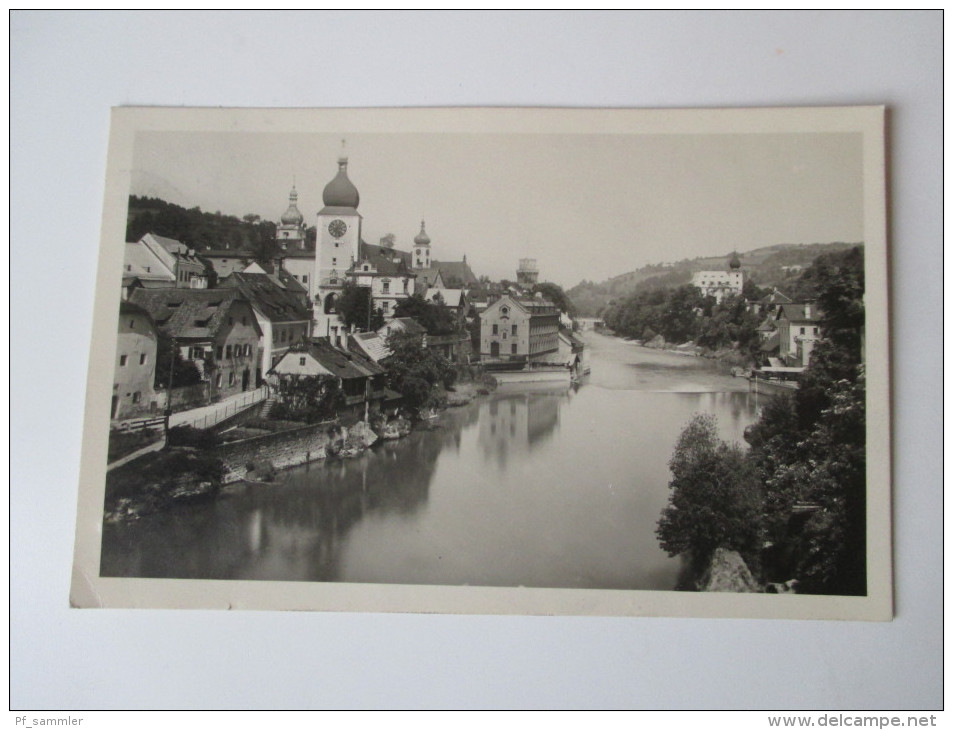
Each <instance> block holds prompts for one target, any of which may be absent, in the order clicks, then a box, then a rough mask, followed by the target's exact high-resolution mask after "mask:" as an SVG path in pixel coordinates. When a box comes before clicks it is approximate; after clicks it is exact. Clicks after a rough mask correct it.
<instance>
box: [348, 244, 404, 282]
mask: <svg viewBox="0 0 953 730" xmlns="http://www.w3.org/2000/svg"><path fill="white" fill-rule="evenodd" d="M364 262H367V263H369V264H370V265H371V266H373V267H374V268H375V269H377V273H379V274H383V275H385V276H413V273H412V272H411V271H410V267H409V266H408V265H407V261H406V260H405V258H404V256H403V252H402V251H398V250H397V249H393V248H384V247H383V246H375V245H374V244H372V243H364V242H363V241H362V242H361V257H360V260H359V261H356V262H355V263H354V265H353V266H351V268H350V269H348V271H351V272H356V273H360V270H359V269H360V266H361V264H363V263H364Z"/></svg>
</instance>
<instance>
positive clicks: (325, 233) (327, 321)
mask: <svg viewBox="0 0 953 730" xmlns="http://www.w3.org/2000/svg"><path fill="white" fill-rule="evenodd" d="M322 199H323V201H324V207H323V208H322V209H321V210H320V211H318V221H317V240H316V241H315V252H314V278H313V281H314V282H316V284H317V293H316V294H315V298H314V299H315V301H314V321H315V328H314V335H315V336H316V337H329V338H330V340H331V342H332V343H333V344H343V342H344V329H345V328H344V322H343V321H342V320H341V318H340V317H339V316H338V314H337V307H336V301H337V298H338V297H339V296H340V294H341V290H342V289H343V288H344V280H345V275H346V273H347V270H348V269H349V268H351V264H352V263H354V262H355V261H357V259H358V255H359V250H358V249H359V247H360V242H361V215H360V213H358V212H357V206H358V204H359V203H360V200H361V196H360V195H359V194H358V192H357V188H356V187H354V183H352V182H351V180H350V179H349V178H348V176H347V157H341V158H340V159H338V173H337V175H336V176H335V177H334V179H333V180H331V182H329V183H328V184H327V185H326V186H325V187H324V193H323V195H322Z"/></svg>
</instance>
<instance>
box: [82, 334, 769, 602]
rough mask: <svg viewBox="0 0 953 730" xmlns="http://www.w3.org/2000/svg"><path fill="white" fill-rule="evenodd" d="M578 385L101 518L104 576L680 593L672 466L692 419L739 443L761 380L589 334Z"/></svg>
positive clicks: (494, 401) (526, 393)
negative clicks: (204, 499)
mask: <svg viewBox="0 0 953 730" xmlns="http://www.w3.org/2000/svg"><path fill="white" fill-rule="evenodd" d="M586 338H587V339H588V341H589V342H590V344H591V348H592V355H591V362H592V374H591V375H590V376H589V377H588V378H586V380H585V381H584V382H583V384H582V385H580V386H579V387H578V388H576V387H574V388H571V389H568V390H567V389H565V388H563V389H559V390H553V389H551V388H550V389H540V388H539V387H537V388H534V389H532V390H527V389H526V388H525V387H523V388H520V389H513V390H507V389H506V388H503V389H501V390H499V391H497V392H496V393H494V394H493V395H491V396H486V397H483V398H478V399H477V400H476V401H474V403H472V404H471V405H469V406H465V407H463V408H457V409H451V410H448V411H445V412H444V413H442V414H441V415H440V417H439V419H438V420H437V428H436V429H435V430H433V431H418V432H415V433H413V434H411V435H410V436H408V437H407V438H405V439H403V440H401V441H396V442H389V443H384V444H381V445H379V446H377V447H375V448H373V449H372V450H370V451H368V452H367V453H365V454H364V455H363V456H361V457H358V458H355V459H350V460H328V461H326V462H322V463H317V464H311V465H310V466H309V467H299V468H295V469H292V470H289V471H285V472H282V473H281V474H280V476H279V479H278V482H277V483H276V484H274V485H242V486H238V487H235V488H231V489H230V490H229V491H228V492H226V493H224V494H223V495H222V496H221V497H219V498H218V499H217V500H216V501H214V502H211V503H208V504H203V505H198V506H189V507H181V508H176V509H174V510H172V511H170V512H167V513H164V514H156V515H151V516H148V517H144V518H142V519H140V520H137V521H135V522H131V523H123V524H106V525H104V538H103V552H102V563H101V570H102V574H103V575H104V576H138V577H168V578H212V579H242V580H256V579H260V580H307V581H350V582H361V583H414V584H447V585H464V584H469V585H484V586H518V585H524V586H536V587H573V588H624V589H658V590H669V589H672V588H673V587H674V584H675V580H676V577H677V573H678V569H679V566H680V563H679V561H678V560H677V559H673V558H669V557H668V556H667V555H666V554H665V553H664V552H663V551H662V550H661V549H660V548H659V546H658V543H657V541H656V537H655V524H656V521H657V520H658V516H659V513H660V511H661V509H662V508H663V507H664V506H665V504H666V502H667V500H668V480H669V476H670V475H669V472H668V460H669V457H670V456H671V453H672V448H673V447H674V445H675V442H676V440H677V439H678V435H679V433H680V431H681V430H682V428H683V427H684V426H685V424H686V423H687V422H688V421H689V419H690V418H691V416H692V414H693V413H696V412H706V413H712V414H714V415H715V416H716V417H717V419H718V424H719V428H720V431H721V434H722V437H723V438H725V439H727V440H730V441H741V440H742V434H743V431H744V428H745V426H747V425H748V424H750V423H752V422H753V421H754V420H755V418H756V415H757V407H758V405H759V404H758V402H757V396H755V395H754V394H749V393H748V386H747V381H746V380H744V379H741V378H731V377H729V376H726V375H723V374H721V373H719V372H718V370H717V369H716V367H715V366H714V364H713V363H711V362H710V361H707V360H704V359H700V358H694V357H688V356H682V355H676V354H671V353H665V352H657V351H654V350H648V349H644V348H642V347H639V346H637V345H633V344H630V343H627V342H624V341H622V340H619V339H616V338H614V337H609V336H605V335H600V334H594V333H591V332H590V333H587V334H586Z"/></svg>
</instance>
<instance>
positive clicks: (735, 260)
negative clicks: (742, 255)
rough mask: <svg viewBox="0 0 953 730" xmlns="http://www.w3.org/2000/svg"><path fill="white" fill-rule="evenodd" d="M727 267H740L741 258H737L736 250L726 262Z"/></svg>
mask: <svg viewBox="0 0 953 730" xmlns="http://www.w3.org/2000/svg"><path fill="white" fill-rule="evenodd" d="M728 268H729V269H740V268H741V259H739V258H738V252H737V251H735V252H734V253H733V254H731V261H729V262H728Z"/></svg>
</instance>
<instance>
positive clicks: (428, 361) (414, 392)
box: [383, 332, 457, 411]
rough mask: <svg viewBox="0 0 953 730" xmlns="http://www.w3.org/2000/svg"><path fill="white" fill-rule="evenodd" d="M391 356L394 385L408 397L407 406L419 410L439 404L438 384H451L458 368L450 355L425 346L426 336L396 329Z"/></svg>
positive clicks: (389, 367) (389, 343) (389, 344)
mask: <svg viewBox="0 0 953 730" xmlns="http://www.w3.org/2000/svg"><path fill="white" fill-rule="evenodd" d="M387 348H388V350H390V355H389V356H388V357H387V359H386V360H385V361H384V362H383V364H384V365H385V366H386V367H387V377H388V381H389V384H390V387H391V388H393V389H394V390H396V391H397V392H398V393H400V394H401V395H402V396H403V397H404V403H405V405H406V406H407V407H408V408H410V409H412V410H415V411H419V410H420V409H422V408H431V407H433V406H435V405H437V402H438V391H437V386H438V385H443V386H444V387H449V386H451V385H453V383H454V381H455V380H456V375H457V371H456V368H454V366H453V363H451V362H450V361H449V360H448V359H447V358H445V357H444V356H443V355H441V354H440V353H438V352H435V351H434V350H431V349H428V348H426V347H424V346H423V338H422V337H420V336H417V335H412V334H409V333H406V332H395V333H394V334H392V335H391V336H390V337H388V338H387Z"/></svg>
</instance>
